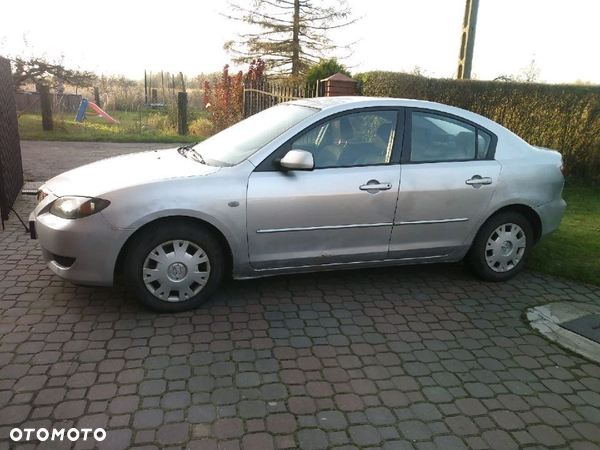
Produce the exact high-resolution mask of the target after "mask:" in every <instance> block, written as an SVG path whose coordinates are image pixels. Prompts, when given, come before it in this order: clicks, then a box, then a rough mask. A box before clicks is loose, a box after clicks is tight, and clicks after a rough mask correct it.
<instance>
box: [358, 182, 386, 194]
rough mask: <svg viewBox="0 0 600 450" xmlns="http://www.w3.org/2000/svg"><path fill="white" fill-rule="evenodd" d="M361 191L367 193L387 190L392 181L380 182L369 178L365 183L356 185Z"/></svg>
mask: <svg viewBox="0 0 600 450" xmlns="http://www.w3.org/2000/svg"><path fill="white" fill-rule="evenodd" d="M358 188H359V189H360V190H361V191H367V192H369V193H372V192H371V191H373V192H376V191H387V190H389V189H391V188H392V183H380V182H379V181H377V180H369V181H367V184H363V185H362V186H359V187H358Z"/></svg>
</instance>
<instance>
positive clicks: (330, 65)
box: [304, 58, 350, 86]
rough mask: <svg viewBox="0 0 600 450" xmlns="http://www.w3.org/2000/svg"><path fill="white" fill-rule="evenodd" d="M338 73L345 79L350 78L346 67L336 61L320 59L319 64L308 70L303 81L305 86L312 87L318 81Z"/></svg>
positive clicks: (333, 59)
mask: <svg viewBox="0 0 600 450" xmlns="http://www.w3.org/2000/svg"><path fill="white" fill-rule="evenodd" d="M338 72H339V73H343V74H344V75H346V76H347V77H349V76H350V72H348V69H346V66H344V65H343V64H340V63H339V62H338V60H337V59H335V58H331V59H322V60H321V61H319V63H317V64H315V65H314V66H311V68H310V69H308V72H306V76H305V77H304V81H305V82H306V84H307V85H309V86H313V85H315V84H317V82H318V81H321V80H323V79H325V78H327V77H330V76H331V75H335V74H336V73H338Z"/></svg>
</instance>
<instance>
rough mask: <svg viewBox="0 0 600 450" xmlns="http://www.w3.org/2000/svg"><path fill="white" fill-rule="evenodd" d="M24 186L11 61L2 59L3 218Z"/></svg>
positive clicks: (0, 202)
mask: <svg viewBox="0 0 600 450" xmlns="http://www.w3.org/2000/svg"><path fill="white" fill-rule="evenodd" d="M22 187H23V162H22V160H21V144H20V140H19V127H18V123H17V109H16V106H15V93H14V88H13V82H12V74H11V70H10V62H9V61H8V60H7V59H5V58H2V57H0V216H1V218H2V226H3V227H4V221H5V220H7V219H8V214H9V212H10V210H11V208H12V207H13V205H14V203H15V201H16V200H17V197H18V196H19V193H20V192H21V188H22Z"/></svg>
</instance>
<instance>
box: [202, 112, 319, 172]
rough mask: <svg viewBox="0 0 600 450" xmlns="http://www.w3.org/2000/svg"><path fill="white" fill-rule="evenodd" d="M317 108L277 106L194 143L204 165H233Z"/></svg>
mask: <svg viewBox="0 0 600 450" xmlns="http://www.w3.org/2000/svg"><path fill="white" fill-rule="evenodd" d="M317 111H318V109H316V108H308V107H305V106H299V105H289V104H287V105H278V106H275V107H272V108H268V109H266V110H264V111H262V112H260V113H258V114H255V115H253V116H250V117H249V118H247V119H245V120H242V121H241V122H238V123H236V124H235V125H233V126H231V127H229V128H227V129H225V130H223V131H221V132H220V133H218V134H215V135H214V136H212V137H210V138H209V139H207V140H205V141H203V142H201V143H199V144H198V145H196V146H194V150H195V151H196V152H197V153H199V154H200V155H201V156H202V159H204V160H205V161H206V162H207V163H208V164H211V165H218V166H233V165H236V164H239V163H240V162H242V161H244V160H246V159H247V158H249V157H250V156H251V155H253V154H254V153H256V152H257V151H258V150H260V149H261V148H263V147H264V146H265V145H267V144H268V143H269V142H271V141H272V140H273V139H275V138H276V137H278V136H280V135H281V134H282V133H284V132H285V131H287V130H289V129H290V128H292V127H293V126H294V125H296V124H298V123H300V122H302V121H303V120H304V119H306V118H307V117H310V116H312V115H313V114H315V113H316V112H317Z"/></svg>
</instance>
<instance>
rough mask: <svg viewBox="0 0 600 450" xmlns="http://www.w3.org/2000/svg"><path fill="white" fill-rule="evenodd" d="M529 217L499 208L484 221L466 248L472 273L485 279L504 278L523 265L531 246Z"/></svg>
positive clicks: (519, 269)
mask: <svg viewBox="0 0 600 450" xmlns="http://www.w3.org/2000/svg"><path fill="white" fill-rule="evenodd" d="M533 244H534V238H533V230H532V228H531V224H530V223H529V221H528V220H527V219H526V218H525V217H524V216H523V215H521V214H519V213H518V212H515V211H505V212H501V213H499V214H497V215H495V216H492V217H491V218H490V219H488V221H487V222H486V223H484V224H483V226H482V227H481V229H480V230H479V232H478V233H477V236H476V237H475V240H474V241H473V245H472V246H471V249H470V250H469V254H468V256H467V262H468V263H469V266H470V268H471V270H472V271H473V273H474V274H475V275H476V276H477V277H478V278H481V279H482V280H486V281H506V280H509V279H511V278H513V277H514V276H515V275H517V274H518V273H519V272H521V271H522V270H523V268H524V267H525V265H526V263H527V260H528V259H529V256H530V255H531V250H532V248H533Z"/></svg>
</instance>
